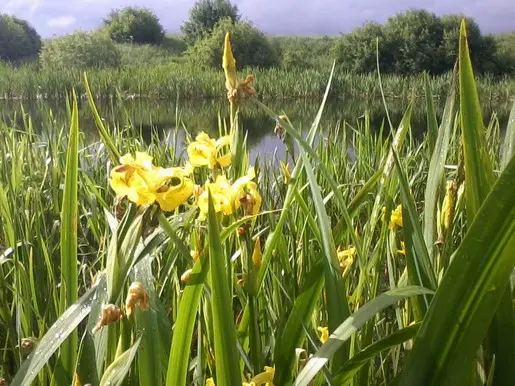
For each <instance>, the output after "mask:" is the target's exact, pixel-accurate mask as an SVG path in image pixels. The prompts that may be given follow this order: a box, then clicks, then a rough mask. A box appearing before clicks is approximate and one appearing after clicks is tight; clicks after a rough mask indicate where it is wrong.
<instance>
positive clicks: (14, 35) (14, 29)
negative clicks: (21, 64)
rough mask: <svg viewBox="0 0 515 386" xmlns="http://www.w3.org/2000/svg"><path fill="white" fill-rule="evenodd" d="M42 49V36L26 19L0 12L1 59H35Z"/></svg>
mask: <svg viewBox="0 0 515 386" xmlns="http://www.w3.org/2000/svg"><path fill="white" fill-rule="evenodd" d="M40 49H41V37H40V36H39V35H38V33H37V32H36V30H35V29H34V28H33V27H32V26H31V25H30V24H29V23H28V22H27V21H25V20H22V19H19V18H17V17H15V16H11V15H4V14H0V60H6V61H13V62H14V61H22V60H28V59H34V58H36V57H37V55H38V53H39V51H40Z"/></svg>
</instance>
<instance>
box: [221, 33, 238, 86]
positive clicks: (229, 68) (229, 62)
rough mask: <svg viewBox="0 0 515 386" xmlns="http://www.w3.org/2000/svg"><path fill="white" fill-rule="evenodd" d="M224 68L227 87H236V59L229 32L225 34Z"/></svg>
mask: <svg viewBox="0 0 515 386" xmlns="http://www.w3.org/2000/svg"><path fill="white" fill-rule="evenodd" d="M222 68H223V69H224V73H225V84H226V87H227V89H230V88H236V85H237V83H238V78H237V75H236V59H234V56H233V54H232V47H231V38H230V34H229V32H227V33H226V34H225V42H224V53H223V57H222Z"/></svg>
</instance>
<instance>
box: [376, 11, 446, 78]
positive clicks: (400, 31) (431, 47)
mask: <svg viewBox="0 0 515 386" xmlns="http://www.w3.org/2000/svg"><path fill="white" fill-rule="evenodd" d="M383 33H384V35H385V39H386V41H387V42H388V43H387V44H388V50H389V52H390V53H391V54H392V55H393V58H392V59H393V63H392V64H393V66H392V68H393V71H395V72H397V73H399V74H416V73H419V72H423V71H428V72H429V73H432V74H438V73H442V72H445V71H447V70H449V68H446V69H445V70H443V63H442V62H441V59H440V55H439V53H440V47H441V44H442V40H443V25H442V23H441V21H440V19H439V18H438V17H437V16H436V15H435V14H434V13H430V12H428V11H424V10H416V11H407V12H404V13H399V14H397V15H395V16H394V17H391V18H390V19H388V22H387V23H386V24H385V25H384V27H383ZM453 52H455V51H453Z"/></svg>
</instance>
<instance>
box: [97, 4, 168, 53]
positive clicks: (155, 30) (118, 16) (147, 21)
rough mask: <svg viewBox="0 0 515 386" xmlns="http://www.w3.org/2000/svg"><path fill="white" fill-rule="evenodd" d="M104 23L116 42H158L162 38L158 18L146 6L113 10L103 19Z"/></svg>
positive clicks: (161, 29) (162, 34)
mask: <svg viewBox="0 0 515 386" xmlns="http://www.w3.org/2000/svg"><path fill="white" fill-rule="evenodd" d="M104 25H105V28H106V30H107V32H108V33H109V36H110V37H111V39H113V40H114V41H115V42H118V43H136V44H160V43H161V42H162V41H163V38H164V30H163V27H162V26H161V23H160V22H159V18H158V17H157V16H156V15H155V14H154V13H153V12H152V11H151V10H149V9H146V8H138V7H126V8H123V9H117V10H113V11H111V12H110V13H109V15H108V16H107V18H106V19H104Z"/></svg>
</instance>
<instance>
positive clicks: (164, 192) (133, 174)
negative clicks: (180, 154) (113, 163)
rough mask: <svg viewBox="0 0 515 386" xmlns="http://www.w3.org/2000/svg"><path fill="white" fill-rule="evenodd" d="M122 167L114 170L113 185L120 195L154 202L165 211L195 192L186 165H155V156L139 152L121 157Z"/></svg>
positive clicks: (173, 207) (111, 181) (140, 202)
mask: <svg viewBox="0 0 515 386" xmlns="http://www.w3.org/2000/svg"><path fill="white" fill-rule="evenodd" d="M120 164H121V165H119V166H117V167H115V168H114V169H113V170H112V171H111V179H110V185H111V188H112V189H113V190H114V191H115V193H116V195H117V196H119V197H127V198H128V199H129V201H131V202H134V203H135V204H137V205H141V206H145V205H151V204H153V203H154V202H155V201H157V202H158V203H159V206H160V207H161V209H163V210H164V211H172V210H174V209H175V208H177V207H178V206H179V205H181V204H183V203H184V202H185V201H187V200H188V198H190V197H191V195H192V194H193V181H191V179H189V178H188V177H187V176H188V175H189V174H190V173H191V168H189V170H187V169H184V168H162V167H157V166H154V165H153V164H152V157H151V156H150V155H148V154H147V153H144V152H136V157H133V156H132V155H131V154H127V155H125V156H123V157H121V158H120Z"/></svg>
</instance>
